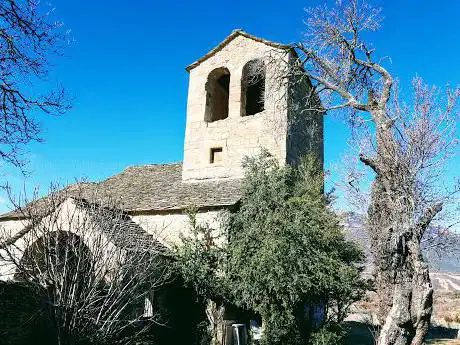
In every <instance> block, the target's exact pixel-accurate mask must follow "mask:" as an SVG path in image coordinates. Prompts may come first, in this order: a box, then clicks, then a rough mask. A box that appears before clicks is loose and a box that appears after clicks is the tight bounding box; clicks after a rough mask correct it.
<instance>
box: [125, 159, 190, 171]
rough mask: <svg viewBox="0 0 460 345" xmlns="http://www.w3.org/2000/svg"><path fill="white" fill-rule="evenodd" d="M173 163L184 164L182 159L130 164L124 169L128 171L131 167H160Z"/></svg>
mask: <svg viewBox="0 0 460 345" xmlns="http://www.w3.org/2000/svg"><path fill="white" fill-rule="evenodd" d="M172 165H182V161H177V162H168V163H149V164H137V165H128V166H127V167H126V168H125V169H124V170H123V171H127V170H129V169H137V168H145V167H160V166H172Z"/></svg>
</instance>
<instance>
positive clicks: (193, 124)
mask: <svg viewBox="0 0 460 345" xmlns="http://www.w3.org/2000/svg"><path fill="white" fill-rule="evenodd" d="M295 57H296V55H295V51H294V50H293V49H292V48H291V47H290V46H288V45H283V44H279V43H275V42H271V41H266V40H263V39H260V38H258V37H255V36H252V35H249V34H247V33H246V32H244V31H241V30H235V31H233V32H232V34H231V35H229V36H228V37H227V38H226V39H225V40H224V41H223V42H222V43H221V44H219V45H218V46H217V47H215V48H214V49H213V50H211V51H210V52H209V53H207V54H206V55H204V56H203V57H202V58H200V59H199V60H197V61H196V62H195V63H193V64H191V65H189V66H188V67H187V71H188V72H189V74H190V78H189V91H188V102H187V120H186V130H185V142H184V161H183V168H182V169H183V170H182V180H183V181H184V182H198V181H203V180H215V179H229V178H241V177H243V174H244V172H243V169H242V167H241V162H242V160H243V159H244V157H245V156H250V155H254V154H257V153H258V152H259V151H260V149H261V148H265V149H267V150H268V151H269V152H270V153H271V154H272V155H273V156H274V157H276V158H277V159H278V160H279V161H280V163H281V164H285V163H290V162H295V161H296V159H297V158H298V157H299V156H300V155H301V154H303V153H304V151H305V150H315V152H317V153H318V156H319V157H320V158H321V159H322V157H323V120H322V117H319V116H318V115H315V114H311V116H310V115H307V116H306V117H305V120H302V121H298V120H295V121H293V120H292V119H293V118H294V115H295V114H294V112H300V111H301V110H302V106H301V105H300V104H297V105H296V104H294V103H295V102H298V101H296V97H297V99H298V100H300V99H301V97H299V96H305V95H306V94H307V89H308V85H304V86H305V88H304V90H302V89H301V88H299V90H291V89H292V87H291V86H290V85H291V83H290V81H286V79H285V78H281V77H280V73H282V71H283V68H285V66H287V65H288V63H289V61H290V59H293V58H295ZM293 105H295V106H293ZM310 122H312V123H313V122H314V124H315V127H316V130H315V132H314V133H312V131H311V128H310V127H312V124H311V123H310ZM301 126H308V127H309V129H310V131H309V132H310V134H306V131H304V130H301V131H300V130H299V129H300V128H301ZM313 138H314V140H313ZM313 141H314V142H315V143H313ZM301 145H304V146H305V145H306V146H305V148H300V147H301ZM296 146H298V147H296ZM313 146H314V147H313ZM306 147H310V148H309V149H307V148H306ZM299 148H300V149H299Z"/></svg>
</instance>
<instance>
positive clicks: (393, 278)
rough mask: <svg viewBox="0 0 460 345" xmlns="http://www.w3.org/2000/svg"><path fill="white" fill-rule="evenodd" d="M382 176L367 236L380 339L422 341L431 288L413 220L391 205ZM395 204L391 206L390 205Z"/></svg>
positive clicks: (402, 344) (413, 344) (397, 344)
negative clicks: (372, 260) (371, 251)
mask: <svg viewBox="0 0 460 345" xmlns="http://www.w3.org/2000/svg"><path fill="white" fill-rule="evenodd" d="M381 181H382V178H381V177H377V179H376V181H375V182H374V186H373V202H372V205H371V207H370V209H369V224H370V233H371V240H372V242H373V246H374V248H376V251H375V253H374V255H375V263H376V268H377V271H376V283H377V293H378V298H379V311H378V317H379V320H380V322H381V324H382V330H381V332H380V335H379V338H378V345H389V344H391V345H409V344H410V345H421V344H423V342H424V338H425V336H426V334H427V332H428V327H429V323H430V319H431V313H432V304H433V289H432V285H431V281H430V276H429V270H428V265H427V264H426V262H424V260H423V256H422V253H421V248H420V238H419V237H418V236H415V235H414V234H416V233H417V232H416V231H414V230H413V227H414V225H413V224H411V222H410V220H409V219H404V218H407V215H406V217H404V216H403V214H402V217H398V216H397V215H398V212H397V211H395V210H394V206H395V205H396V203H394V202H392V200H391V199H389V197H388V196H387V197H385V196H386V195H388V193H385V190H386V189H385V187H384V186H383V184H382V182H381ZM391 207H393V209H392V208H391Z"/></svg>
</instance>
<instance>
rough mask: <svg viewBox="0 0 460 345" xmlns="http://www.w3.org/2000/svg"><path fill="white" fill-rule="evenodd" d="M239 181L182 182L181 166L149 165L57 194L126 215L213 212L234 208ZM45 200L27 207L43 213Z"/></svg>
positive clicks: (7, 216) (16, 216) (4, 217)
mask: <svg viewBox="0 0 460 345" xmlns="http://www.w3.org/2000/svg"><path fill="white" fill-rule="evenodd" d="M241 183H242V180H241V179H218V180H207V181H202V182H183V181H182V163H173V164H149V165H141V166H132V167H128V168H126V169H125V170H124V171H123V172H121V173H120V174H117V175H114V176H112V177H109V178H108V179H106V180H103V181H101V182H96V183H95V182H93V183H80V184H76V185H70V186H68V187H66V188H64V189H63V190H62V191H60V192H58V193H62V195H63V198H67V197H74V198H78V199H81V198H83V199H85V200H88V201H90V202H95V203H100V202H101V200H102V201H103V200H104V199H106V198H108V199H110V200H113V201H114V202H116V203H117V207H120V208H121V209H122V210H123V211H125V212H127V213H129V214H139V213H145V212H162V211H163V212H164V211H176V212H177V211H178V210H184V209H186V208H188V207H190V206H195V207H197V208H216V207H225V206H231V205H234V204H236V203H237V202H238V201H239V200H240V198H241V192H242V188H241ZM46 200H47V198H46V197H44V198H41V199H38V200H36V201H34V202H32V203H30V204H29V205H28V207H34V208H44V209H46V206H47V202H46ZM21 218H24V212H21V211H12V212H9V213H6V214H3V215H0V220H8V219H21Z"/></svg>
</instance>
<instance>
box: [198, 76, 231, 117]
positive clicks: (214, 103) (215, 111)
mask: <svg viewBox="0 0 460 345" xmlns="http://www.w3.org/2000/svg"><path fill="white" fill-rule="evenodd" d="M229 95H230V72H229V70H228V69H227V68H224V67H221V68H217V69H215V70H213V71H212V72H211V73H209V75H208V80H207V82H206V111H205V116H204V119H205V121H206V122H214V121H218V120H223V119H226V118H227V117H228V99H229Z"/></svg>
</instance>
